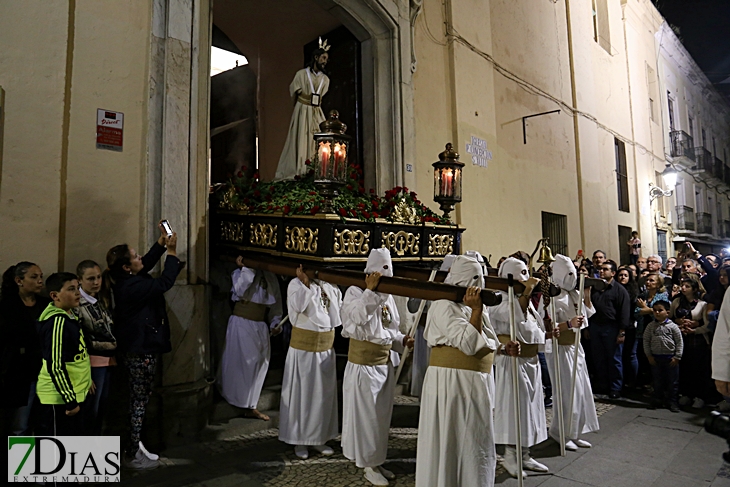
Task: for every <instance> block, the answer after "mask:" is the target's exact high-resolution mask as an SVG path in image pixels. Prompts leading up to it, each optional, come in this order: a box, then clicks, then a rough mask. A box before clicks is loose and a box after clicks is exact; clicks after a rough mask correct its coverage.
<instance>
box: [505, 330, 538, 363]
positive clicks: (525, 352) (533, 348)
mask: <svg viewBox="0 0 730 487" xmlns="http://www.w3.org/2000/svg"><path fill="white" fill-rule="evenodd" d="M497 338H499V343H501V344H502V345H504V344H506V343H508V342H509V341H510V339H509V335H497ZM518 341H519V340H518ZM538 347H539V345H538V344H537V343H522V342H520V357H522V358H532V357H537V349H538Z"/></svg>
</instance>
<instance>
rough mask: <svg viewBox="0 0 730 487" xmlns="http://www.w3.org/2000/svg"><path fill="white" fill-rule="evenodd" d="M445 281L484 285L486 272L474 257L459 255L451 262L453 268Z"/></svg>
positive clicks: (456, 284) (458, 283)
mask: <svg viewBox="0 0 730 487" xmlns="http://www.w3.org/2000/svg"><path fill="white" fill-rule="evenodd" d="M444 283H446V284H453V285H455V286H464V287H469V286H478V287H483V286H484V273H483V272H482V266H481V265H479V262H477V260H476V259H475V258H473V257H467V256H466V255H458V256H456V258H455V259H454V262H453V263H452V264H451V270H450V271H449V275H448V276H446V279H445V280H444Z"/></svg>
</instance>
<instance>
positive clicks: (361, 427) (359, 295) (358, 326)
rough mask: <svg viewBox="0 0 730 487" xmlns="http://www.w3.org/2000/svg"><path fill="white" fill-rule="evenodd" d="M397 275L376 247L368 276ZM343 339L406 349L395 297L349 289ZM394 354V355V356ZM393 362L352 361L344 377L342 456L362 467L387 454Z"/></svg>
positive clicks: (376, 463)
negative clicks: (371, 363)
mask: <svg viewBox="0 0 730 487" xmlns="http://www.w3.org/2000/svg"><path fill="white" fill-rule="evenodd" d="M376 271H377V272H380V273H381V274H382V275H383V276H386V277H391V276H392V275H393V264H392V262H391V259H390V253H389V251H388V250H387V249H373V250H371V251H370V255H369V256H368V263H367V267H366V268H365V272H367V273H368V274H370V273H373V272H376ZM341 316H342V336H343V337H345V338H353V339H355V340H360V341H368V342H372V343H376V344H379V345H388V344H392V345H393V349H395V350H396V351H402V350H403V337H404V335H403V334H402V333H401V332H400V331H399V329H398V325H399V324H400V317H399V316H398V310H397V308H396V304H395V301H394V300H393V296H391V295H390V294H383V293H378V292H374V291H370V290H369V289H365V290H362V289H360V288H357V287H354V286H352V287H350V288H348V289H347V292H346V293H345V298H344V300H343V302H342V313H341ZM391 354H392V352H391ZM393 375H394V374H393V364H392V363H391V362H388V363H387V364H385V365H359V364H353V363H352V362H350V361H348V362H347V365H346V367H345V375H344V377H343V379H342V453H343V454H344V455H345V457H347V458H349V459H350V460H354V461H355V464H356V465H357V466H358V467H359V468H365V467H377V466H379V465H382V464H383V463H384V462H385V458H386V455H387V453H388V432H389V431H390V418H391V415H392V414H393V394H394V387H395V380H394V377H393Z"/></svg>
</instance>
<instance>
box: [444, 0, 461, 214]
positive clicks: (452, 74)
mask: <svg viewBox="0 0 730 487" xmlns="http://www.w3.org/2000/svg"><path fill="white" fill-rule="evenodd" d="M444 23H445V26H444V27H445V29H446V42H447V43H448V50H449V83H451V139H452V141H453V142H452V143H453V144H454V147H456V148H457V152H458V147H459V115H458V111H457V109H456V107H457V99H456V52H455V50H456V48H455V47H454V37H453V36H450V35H449V34H450V33H451V32H452V31H453V26H454V16H453V6H452V2H451V0H446V1H445V2H444ZM461 221H462V219H461V203H459V204H457V205H456V208H455V209H454V221H453V223H455V224H457V225H459V224H460V223H461Z"/></svg>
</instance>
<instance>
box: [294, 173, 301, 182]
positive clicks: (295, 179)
mask: <svg viewBox="0 0 730 487" xmlns="http://www.w3.org/2000/svg"><path fill="white" fill-rule="evenodd" d="M300 179H302V177H301V176H300V175H299V174H297V175H296V176H294V181H299V180H300Z"/></svg>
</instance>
